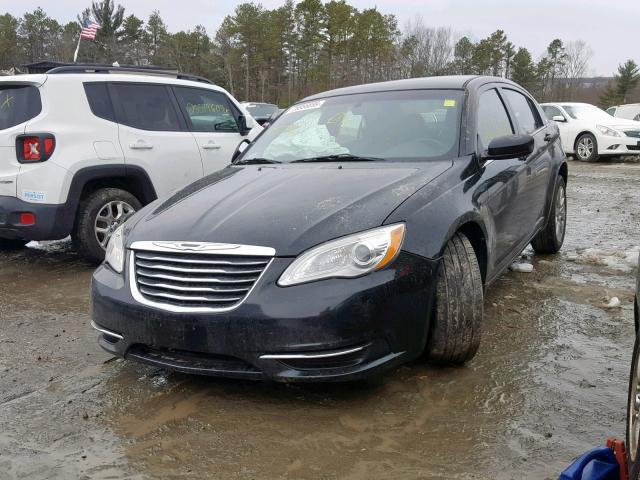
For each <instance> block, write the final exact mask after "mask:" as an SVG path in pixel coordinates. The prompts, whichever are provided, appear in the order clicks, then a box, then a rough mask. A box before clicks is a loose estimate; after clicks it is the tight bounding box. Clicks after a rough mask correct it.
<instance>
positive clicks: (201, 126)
mask: <svg viewBox="0 0 640 480" xmlns="http://www.w3.org/2000/svg"><path fill="white" fill-rule="evenodd" d="M175 92H176V96H177V97H178V102H179V103H180V106H181V107H182V108H183V110H184V111H185V113H186V114H187V116H188V117H189V121H190V122H191V130H193V131H194V132H237V131H238V124H237V123H236V119H235V117H234V116H233V112H232V111H231V106H230V105H229V101H228V100H227V98H226V96H225V95H224V94H222V93H220V92H214V91H211V90H204V89H202V88H189V87H175Z"/></svg>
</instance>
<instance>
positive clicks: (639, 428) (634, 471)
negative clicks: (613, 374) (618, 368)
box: [625, 335, 640, 480]
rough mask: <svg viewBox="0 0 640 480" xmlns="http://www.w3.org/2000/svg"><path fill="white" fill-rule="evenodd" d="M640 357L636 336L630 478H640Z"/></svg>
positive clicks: (631, 382) (631, 386)
mask: <svg viewBox="0 0 640 480" xmlns="http://www.w3.org/2000/svg"><path fill="white" fill-rule="evenodd" d="M639 356H640V338H638V336H637V335H636V342H635V344H634V346H633V356H632V357H631V372H630V374H629V392H628V397H627V429H626V430H627V432H626V442H625V445H626V456H627V465H628V466H629V478H630V479H634V480H635V479H637V478H640V477H639V476H640V439H639V437H640V417H637V418H636V417H635V415H636V414H637V413H639V412H640V409H638V408H637V406H636V405H637V404H636V398H637V396H638V395H639V394H640V378H639V377H638V373H639V372H638V357H639Z"/></svg>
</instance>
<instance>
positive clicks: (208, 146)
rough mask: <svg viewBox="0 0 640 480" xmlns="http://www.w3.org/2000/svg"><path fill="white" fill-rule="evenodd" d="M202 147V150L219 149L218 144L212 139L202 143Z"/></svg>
mask: <svg viewBox="0 0 640 480" xmlns="http://www.w3.org/2000/svg"><path fill="white" fill-rule="evenodd" d="M202 148H203V149H204V150H220V145H218V144H217V143H215V142H214V141H212V140H210V141H208V142H207V143H205V144H204V145H202Z"/></svg>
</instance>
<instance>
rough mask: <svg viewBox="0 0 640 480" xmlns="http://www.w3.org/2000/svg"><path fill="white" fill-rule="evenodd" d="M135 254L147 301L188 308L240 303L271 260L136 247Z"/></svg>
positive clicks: (137, 284) (137, 282)
mask: <svg viewBox="0 0 640 480" xmlns="http://www.w3.org/2000/svg"><path fill="white" fill-rule="evenodd" d="M131 258H132V263H133V265H132V269H131V271H132V275H133V282H132V286H133V287H134V288H135V289H136V290H137V293H139V297H141V300H143V303H147V304H153V305H155V306H158V307H159V308H162V307H163V306H164V307H177V309H180V310H184V311H193V310H196V311H197V310H212V311H214V310H230V309H232V308H234V307H236V306H238V304H240V302H242V301H243V300H244V298H245V297H246V296H247V295H248V294H249V292H250V291H251V289H252V288H253V286H254V285H255V283H256V282H257V280H258V278H259V277H260V275H261V274H262V272H264V270H265V268H266V267H267V265H268V264H269V262H270V261H271V258H270V257H257V256H238V255H223V254H221V255H217V254H215V255H212V254H211V253H197V252H195V253H191V252H188V253H187V252H184V253H177V252H176V253H173V252H154V251H141V250H135V251H133V253H132V255H131ZM169 309H170V310H176V308H169Z"/></svg>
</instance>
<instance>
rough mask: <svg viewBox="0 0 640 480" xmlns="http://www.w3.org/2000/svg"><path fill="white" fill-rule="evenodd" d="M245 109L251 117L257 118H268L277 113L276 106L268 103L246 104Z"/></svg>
mask: <svg viewBox="0 0 640 480" xmlns="http://www.w3.org/2000/svg"><path fill="white" fill-rule="evenodd" d="M245 107H247V110H249V113H250V114H251V115H252V116H254V117H259V118H264V117H270V116H271V115H273V114H274V113H276V112H277V111H278V106H277V105H272V104H270V103H247V104H246V105H245Z"/></svg>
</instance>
